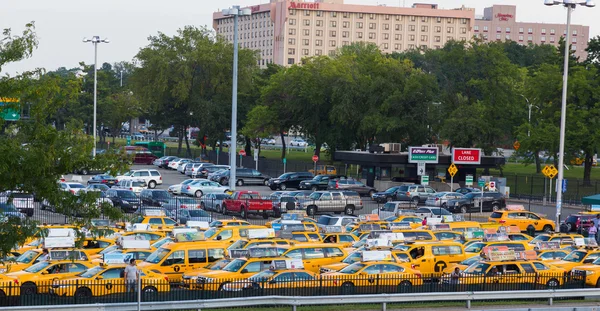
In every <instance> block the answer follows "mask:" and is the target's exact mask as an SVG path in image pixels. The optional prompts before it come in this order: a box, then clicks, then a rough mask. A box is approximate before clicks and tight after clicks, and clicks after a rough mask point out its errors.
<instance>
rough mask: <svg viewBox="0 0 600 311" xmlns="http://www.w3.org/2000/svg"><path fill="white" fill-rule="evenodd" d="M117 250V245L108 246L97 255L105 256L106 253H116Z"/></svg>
mask: <svg viewBox="0 0 600 311" xmlns="http://www.w3.org/2000/svg"><path fill="white" fill-rule="evenodd" d="M118 248H119V246H118V245H111V246H109V247H107V248H105V249H103V250H101V251H100V253H98V254H101V255H104V254H107V253H111V252H113V251H116V250H117V249H118Z"/></svg>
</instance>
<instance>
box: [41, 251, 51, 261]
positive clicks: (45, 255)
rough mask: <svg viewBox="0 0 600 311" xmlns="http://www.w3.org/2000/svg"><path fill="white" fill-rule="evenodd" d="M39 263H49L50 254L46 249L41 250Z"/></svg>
mask: <svg viewBox="0 0 600 311" xmlns="http://www.w3.org/2000/svg"><path fill="white" fill-rule="evenodd" d="M39 261H50V254H49V253H48V249H47V248H44V249H42V255H41V256H40V260H39Z"/></svg>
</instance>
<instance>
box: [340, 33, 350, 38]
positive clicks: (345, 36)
mask: <svg viewBox="0 0 600 311" xmlns="http://www.w3.org/2000/svg"><path fill="white" fill-rule="evenodd" d="M349 34H350V33H349V32H347V31H343V32H342V37H344V38H348V35H349Z"/></svg>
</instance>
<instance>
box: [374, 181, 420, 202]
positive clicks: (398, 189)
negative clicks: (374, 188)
mask: <svg viewBox="0 0 600 311" xmlns="http://www.w3.org/2000/svg"><path fill="white" fill-rule="evenodd" d="M411 185H412V184H406V185H401V186H395V187H391V188H388V189H387V190H385V191H383V192H376V193H374V194H373V196H371V198H372V199H373V200H374V201H375V202H377V203H383V202H392V201H399V200H398V197H399V195H400V194H401V193H406V192H407V191H408V187H409V186H411Z"/></svg>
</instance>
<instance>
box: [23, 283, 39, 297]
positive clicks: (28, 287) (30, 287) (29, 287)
mask: <svg viewBox="0 0 600 311" xmlns="http://www.w3.org/2000/svg"><path fill="white" fill-rule="evenodd" d="M21 294H23V295H35V294H37V286H35V284H34V283H32V282H26V283H25V284H23V285H21Z"/></svg>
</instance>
